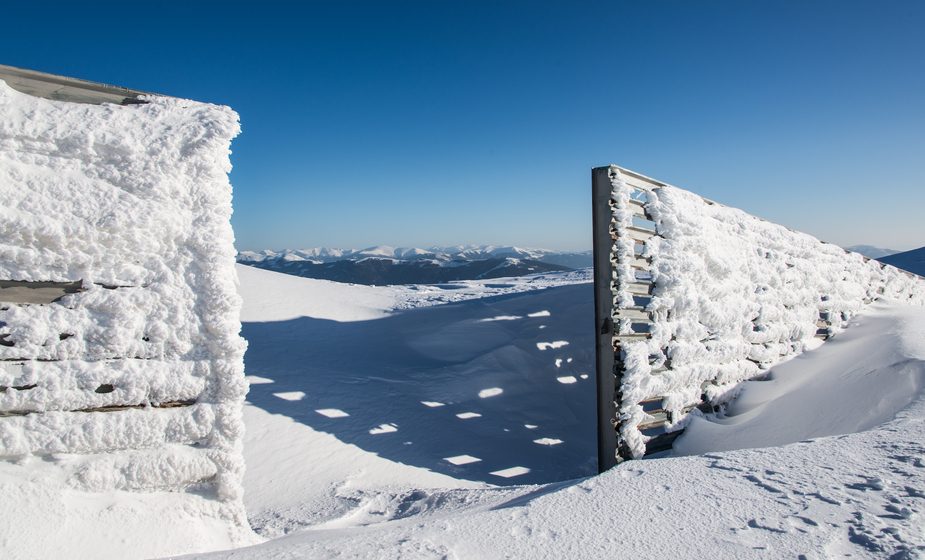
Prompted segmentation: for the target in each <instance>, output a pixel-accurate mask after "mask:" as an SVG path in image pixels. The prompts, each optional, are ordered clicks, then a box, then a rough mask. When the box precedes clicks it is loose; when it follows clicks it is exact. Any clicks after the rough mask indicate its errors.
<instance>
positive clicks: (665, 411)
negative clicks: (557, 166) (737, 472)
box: [592, 166, 925, 470]
mask: <svg viewBox="0 0 925 560" xmlns="http://www.w3.org/2000/svg"><path fill="white" fill-rule="evenodd" d="M592 185H593V192H594V252H595V257H594V259H595V315H596V321H597V329H598V342H597V351H598V353H597V368H598V390H599V391H598V416H599V448H600V455H599V465H600V468H601V470H605V469H607V468H609V467H611V466H613V465H614V464H616V463H617V462H619V461H622V460H625V459H630V458H638V457H641V456H642V455H643V454H644V453H647V452H648V453H653V452H657V451H660V450H663V449H668V448H670V446H671V442H672V441H673V440H674V438H675V437H676V436H677V435H678V434H679V433H680V431H681V430H682V429H683V427H684V425H685V423H686V422H685V418H686V416H687V415H688V414H689V413H690V412H691V411H693V410H695V409H697V408H700V409H701V410H704V411H713V410H715V407H719V406H722V405H723V404H725V403H726V402H728V401H729V400H731V398H732V397H733V396H734V395H735V392H736V388H737V386H738V385H739V384H740V383H741V382H742V381H744V380H748V379H754V378H756V377H760V376H761V375H763V372H764V371H765V370H767V369H768V368H769V367H770V366H771V365H772V364H774V363H775V362H777V361H779V360H780V359H781V358H782V357H784V356H788V355H793V354H798V353H800V352H803V351H804V350H806V349H807V348H808V347H809V346H811V345H812V341H813V340H814V338H822V339H825V338H826V337H828V336H831V335H832V334H834V333H836V332H838V331H839V330H840V329H842V328H843V327H844V326H845V325H846V324H847V321H848V320H849V319H850V318H851V316H852V315H854V314H855V313H857V312H858V311H859V310H860V309H861V308H862V306H863V305H864V304H866V303H870V302H871V301H872V300H874V299H876V298H880V297H886V298H892V299H896V300H900V301H903V302H907V303H910V304H916V305H923V304H925V279H923V278H921V277H918V276H915V275H913V274H909V273H907V272H905V271H901V270H899V269H896V268H894V267H891V266H887V265H883V264H881V263H879V262H877V261H873V260H870V259H867V258H865V257H863V256H861V255H859V254H857V253H852V252H848V251H845V250H844V249H842V248H840V247H838V246H835V245H831V244H828V243H824V242H822V241H819V240H818V239H815V238H813V237H811V236H809V235H806V234H803V233H799V232H795V231H792V230H789V229H787V228H785V227H783V226H780V225H777V224H773V223H770V222H767V221H765V220H762V219H760V218H757V217H755V216H752V215H750V214H746V213H745V212H742V211H741V210H737V209H734V208H729V207H726V206H723V205H721V204H717V203H714V202H712V201H709V200H706V199H704V198H701V197H699V196H697V195H695V194H693V193H691V192H688V191H684V190H681V189H678V188H676V187H672V186H670V185H667V184H665V183H661V182H659V181H656V180H654V179H650V178H648V177H645V176H643V175H639V174H638V173H634V172H632V171H629V170H626V169H623V168H620V167H617V166H611V167H602V168H596V169H594V170H593V171H592Z"/></svg>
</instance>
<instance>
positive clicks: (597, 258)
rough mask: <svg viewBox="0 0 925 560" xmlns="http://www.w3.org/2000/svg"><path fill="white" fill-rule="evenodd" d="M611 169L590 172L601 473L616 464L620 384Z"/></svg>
mask: <svg viewBox="0 0 925 560" xmlns="http://www.w3.org/2000/svg"><path fill="white" fill-rule="evenodd" d="M612 194H613V186H612V185H611V183H610V168H609V167H598V168H595V169H592V170H591V202H592V204H591V210H592V218H593V220H592V222H593V223H592V233H593V237H592V239H593V248H594V325H595V353H596V370H597V377H596V379H597V468H598V472H604V471H606V470H607V469H609V468H611V467H613V466H615V465H616V464H617V462H618V461H617V434H616V432H615V431H614V424H613V422H614V420H615V419H616V417H617V406H616V400H615V399H616V392H617V387H619V385H620V381H619V380H618V379H617V377H616V376H615V375H614V348H613V334H614V332H613V319H612V318H611V313H612V311H613V292H612V288H611V287H612V285H613V281H614V274H613V265H612V264H611V255H612V253H613V241H612V240H611V236H610V223H611V220H612V216H611V207H610V198H611V195H612Z"/></svg>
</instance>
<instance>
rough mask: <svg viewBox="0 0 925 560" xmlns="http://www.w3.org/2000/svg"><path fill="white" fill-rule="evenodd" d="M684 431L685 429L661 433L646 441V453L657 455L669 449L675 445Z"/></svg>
mask: <svg viewBox="0 0 925 560" xmlns="http://www.w3.org/2000/svg"><path fill="white" fill-rule="evenodd" d="M682 433H684V430H678V431H676V432H669V433H667V434H659V435H657V436H655V437H653V438H651V439H650V440H649V441H647V442H646V455H655V454H656V453H661V452H662V451H668V450H669V449H671V447H672V446H673V445H674V440H676V439H678V436H680V435H681V434H682Z"/></svg>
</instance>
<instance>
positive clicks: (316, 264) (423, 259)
mask: <svg viewBox="0 0 925 560" xmlns="http://www.w3.org/2000/svg"><path fill="white" fill-rule="evenodd" d="M238 262H239V263H241V264H246V265H250V266H254V267H257V268H263V269H266V270H273V271H276V272H283V273H286V274H292V275H295V276H303V277H306V278H318V279H324V280H334V281H336V282H348V283H354V284H367V285H386V284H433V283H439V282H448V281H454V280H477V279H486V278H501V277H512V276H523V275H526V274H537V273H543V272H553V271H560V270H568V269H573V268H584V267H589V266H592V262H593V261H592V252H591V251H583V252H575V253H568V252H563V251H550V250H547V249H526V248H521V247H513V246H495V245H457V246H452V247H451V246H435V247H431V248H430V249H420V248H417V247H397V248H396V247H389V246H387V245H377V246H375V247H368V248H366V249H361V250H354V249H348V250H345V249H329V248H326V247H318V248H313V249H301V250H293V249H287V250H283V251H260V252H254V251H242V252H240V253H238Z"/></svg>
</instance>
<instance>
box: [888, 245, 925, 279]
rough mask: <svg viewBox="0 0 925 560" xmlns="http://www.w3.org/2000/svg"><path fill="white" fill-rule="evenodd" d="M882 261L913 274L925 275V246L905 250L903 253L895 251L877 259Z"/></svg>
mask: <svg viewBox="0 0 925 560" xmlns="http://www.w3.org/2000/svg"><path fill="white" fill-rule="evenodd" d="M877 260H878V261H880V262H882V263H886V264H889V265H893V266H895V267H896V268H901V269H903V270H908V271H909V272H911V273H913V274H918V275H919V276H925V247H921V248H919V249H913V250H911V251H906V252H905V253H896V254H893V255H889V256H886V257H879V258H878V259H877Z"/></svg>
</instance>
